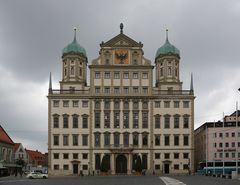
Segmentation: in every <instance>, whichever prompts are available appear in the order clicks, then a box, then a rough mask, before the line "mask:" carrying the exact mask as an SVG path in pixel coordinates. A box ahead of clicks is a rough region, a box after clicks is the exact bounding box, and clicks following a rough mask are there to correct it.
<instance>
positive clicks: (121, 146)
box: [105, 144, 137, 150]
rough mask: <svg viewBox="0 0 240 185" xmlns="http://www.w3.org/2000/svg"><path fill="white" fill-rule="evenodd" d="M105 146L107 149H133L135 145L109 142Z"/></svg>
mask: <svg viewBox="0 0 240 185" xmlns="http://www.w3.org/2000/svg"><path fill="white" fill-rule="evenodd" d="M105 147H108V148H109V149H118V150H119V149H120V150H129V149H133V148H135V147H137V146H135V145H132V144H111V145H108V146H105Z"/></svg>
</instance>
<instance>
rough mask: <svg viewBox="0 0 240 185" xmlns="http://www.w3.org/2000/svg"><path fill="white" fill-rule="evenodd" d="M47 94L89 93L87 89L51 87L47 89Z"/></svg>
mask: <svg viewBox="0 0 240 185" xmlns="http://www.w3.org/2000/svg"><path fill="white" fill-rule="evenodd" d="M49 94H83V95H89V94H90V91H89V90H74V89H66V90H65V89H64V90H62V89H61V90H59V89H53V90H51V91H49Z"/></svg>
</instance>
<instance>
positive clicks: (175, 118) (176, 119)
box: [174, 116, 179, 128]
mask: <svg viewBox="0 0 240 185" xmlns="http://www.w3.org/2000/svg"><path fill="white" fill-rule="evenodd" d="M174 128H179V116H175V117H174Z"/></svg>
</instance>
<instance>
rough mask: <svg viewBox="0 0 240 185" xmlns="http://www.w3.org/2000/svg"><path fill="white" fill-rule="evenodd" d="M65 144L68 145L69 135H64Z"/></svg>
mask: <svg viewBox="0 0 240 185" xmlns="http://www.w3.org/2000/svg"><path fill="white" fill-rule="evenodd" d="M63 146H68V135H63Z"/></svg>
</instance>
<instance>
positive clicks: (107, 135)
mask: <svg viewBox="0 0 240 185" xmlns="http://www.w3.org/2000/svg"><path fill="white" fill-rule="evenodd" d="M109 145H110V134H108V133H106V134H104V146H109Z"/></svg>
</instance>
